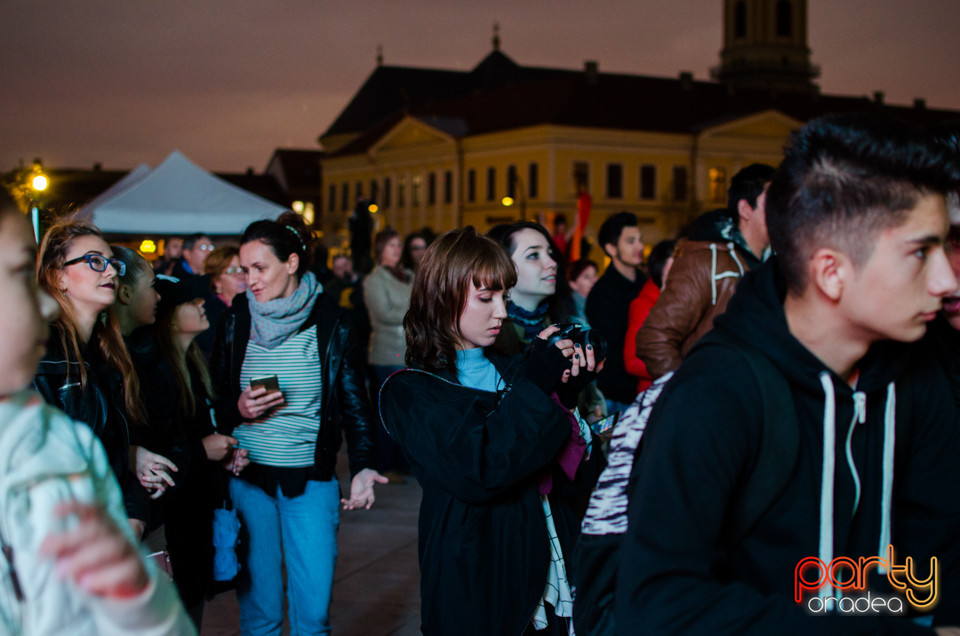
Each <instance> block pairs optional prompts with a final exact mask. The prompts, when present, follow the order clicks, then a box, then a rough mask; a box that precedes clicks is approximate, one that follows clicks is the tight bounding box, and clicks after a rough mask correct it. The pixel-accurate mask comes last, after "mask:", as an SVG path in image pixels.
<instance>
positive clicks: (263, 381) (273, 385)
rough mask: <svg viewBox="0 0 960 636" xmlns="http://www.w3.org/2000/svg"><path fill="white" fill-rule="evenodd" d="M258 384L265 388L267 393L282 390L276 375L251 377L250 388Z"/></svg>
mask: <svg viewBox="0 0 960 636" xmlns="http://www.w3.org/2000/svg"><path fill="white" fill-rule="evenodd" d="M258 386H262V387H263V388H265V389H266V390H267V393H273V392H274V391H279V390H280V383H279V381H278V380H277V376H276V375H265V376H261V377H259V378H250V388H251V389H255V388H257V387H258Z"/></svg>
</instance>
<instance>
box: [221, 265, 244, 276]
mask: <svg viewBox="0 0 960 636" xmlns="http://www.w3.org/2000/svg"><path fill="white" fill-rule="evenodd" d="M223 273H224V274H229V275H230V276H236V275H238V274H239V275H240V276H243V268H242V267H228V268H227V269H225V270H223Z"/></svg>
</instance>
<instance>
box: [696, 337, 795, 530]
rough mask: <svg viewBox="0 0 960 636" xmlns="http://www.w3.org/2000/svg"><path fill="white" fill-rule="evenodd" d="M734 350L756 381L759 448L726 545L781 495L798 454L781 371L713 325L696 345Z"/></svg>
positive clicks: (792, 410)
mask: <svg viewBox="0 0 960 636" xmlns="http://www.w3.org/2000/svg"><path fill="white" fill-rule="evenodd" d="M700 344H703V345H709V344H716V345H720V346H724V347H726V348H728V349H736V350H737V351H739V352H740V353H741V354H743V357H744V358H745V359H746V360H747V363H748V364H749V365H750V369H751V370H752V371H753V375H754V377H755V378H756V380H757V383H758V384H759V385H760V399H761V402H762V404H763V426H762V429H761V439H760V449H759V452H758V453H757V459H756V462H755V463H754V466H753V469H752V470H751V472H750V474H749V476H748V477H747V480H746V482H745V483H744V485H743V488H742V490H741V491H740V493H739V497H738V498H737V500H736V502H735V503H734V506H733V509H732V512H731V516H730V522H729V523H730V525H729V535H728V536H729V539H730V541H731V544H736V543H738V542H739V541H740V540H741V539H743V537H745V536H746V535H747V533H748V532H749V531H750V529H751V528H752V527H753V526H754V525H755V524H756V523H757V521H759V520H760V517H762V516H763V515H764V514H765V513H766V512H767V511H768V510H770V508H771V507H772V506H773V504H774V503H775V502H776V501H777V499H779V497H780V495H781V494H783V491H784V489H785V488H786V486H787V483H788V482H789V481H790V477H791V476H792V475H793V470H794V467H795V466H796V463H797V457H798V455H799V453H800V429H799V424H798V422H797V413H796V410H795V408H794V404H793V395H792V394H791V392H790V386H789V384H787V380H786V378H784V377H783V374H782V373H781V372H780V371H779V370H778V369H777V368H776V367H774V366H773V364H772V363H771V362H770V360H769V359H768V358H767V357H766V356H765V355H764V354H763V352H761V351H760V350H759V349H757V348H756V347H755V346H753V345H752V344H750V343H748V342H747V341H745V340H744V339H743V338H741V337H740V336H739V335H737V334H735V333H733V332H731V331H729V330H727V329H723V328H719V329H713V330H712V331H711V332H710V333H709V334H707V335H706V336H704V338H703V340H701V342H700V343H698V346H699V345H700Z"/></svg>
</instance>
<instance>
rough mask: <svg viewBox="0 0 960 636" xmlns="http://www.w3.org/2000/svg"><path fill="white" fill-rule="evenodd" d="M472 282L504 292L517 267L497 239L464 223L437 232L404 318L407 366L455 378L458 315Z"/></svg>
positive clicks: (475, 284) (464, 304)
mask: <svg viewBox="0 0 960 636" xmlns="http://www.w3.org/2000/svg"><path fill="white" fill-rule="evenodd" d="M471 282H472V283H473V284H474V286H476V287H477V288H486V289H490V290H493V291H500V290H503V291H506V290H508V289H510V288H511V287H513V286H514V285H516V284H517V268H516V265H514V263H513V260H512V259H511V258H510V257H509V256H508V255H507V253H506V252H504V251H503V248H501V247H500V245H499V244H497V243H496V241H493V240H491V239H489V238H487V237H485V236H481V235H479V234H477V231H476V230H475V229H474V228H473V227H471V226H467V227H465V228H463V229H462V230H451V231H450V232H447V233H446V234H443V235H441V236H440V237H438V238H437V239H436V240H435V241H434V242H433V243H431V244H430V247H428V248H427V251H426V253H424V255H423V260H422V261H421V262H420V268H419V269H418V270H417V275H416V277H415V278H414V280H413V293H412V294H411V296H410V309H409V310H408V311H407V315H406V316H405V317H404V319H403V327H404V329H405V330H406V333H407V357H406V362H407V364H408V365H409V366H412V367H419V368H421V369H425V370H427V371H448V372H450V373H451V374H453V376H454V377H456V375H457V355H456V353H457V348H458V346H459V344H460V341H461V334H460V315H461V314H462V313H463V308H464V307H466V305H467V295H468V293H469V291H470V283H471Z"/></svg>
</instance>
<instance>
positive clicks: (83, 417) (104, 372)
mask: <svg viewBox="0 0 960 636" xmlns="http://www.w3.org/2000/svg"><path fill="white" fill-rule="evenodd" d="M81 367H83V368H85V370H86V376H87V379H86V382H85V383H84V384H83V385H81V383H80V368H81ZM33 387H34V388H35V389H36V390H37V392H38V393H39V394H40V395H41V396H42V397H43V400H44V402H46V403H47V404H50V405H52V406H55V407H57V408H58V409H60V410H61V411H63V412H64V413H66V414H67V415H68V416H69V417H70V418H71V419H74V420H76V421H78V422H83V423H84V424H86V425H87V426H89V427H90V428H91V429H92V430H93V432H94V434H95V435H96V436H97V438H98V439H99V440H100V442H101V443H102V444H103V447H104V449H105V450H106V452H107V460H108V461H109V463H110V468H111V469H113V473H114V475H116V477H117V481H118V482H119V483H120V487H121V489H122V490H123V496H124V505H125V506H126V508H127V514H128V515H129V516H130V518H132V519H141V520H144V521H146V520H148V519H149V518H150V517H149V508H150V501H149V499H148V498H147V494H146V491H145V490H144V489H143V488H142V487H141V486H140V484H139V482H137V480H136V478H135V477H134V475H133V473H132V472H130V469H129V464H128V462H129V450H130V429H129V426H128V423H127V418H126V411H125V409H124V400H123V381H122V378H121V376H120V373H119V372H118V371H116V370H114V369H112V368H110V367H108V366H107V365H106V364H105V363H103V362H102V361H101V360H100V354H99V351H98V350H97V344H96V342H94V341H91V342H90V343H89V344H88V346H87V353H86V354H84V360H83V362H79V361H77V360H73V359H71V356H69V355H68V354H67V352H66V351H65V350H64V347H63V341H62V339H61V330H60V328H59V327H57V326H56V325H54V326H52V327H51V329H50V338H49V340H48V349H47V353H46V355H44V356H43V358H42V359H41V360H40V363H39V365H38V366H37V373H36V374H35V375H34V377H33Z"/></svg>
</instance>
